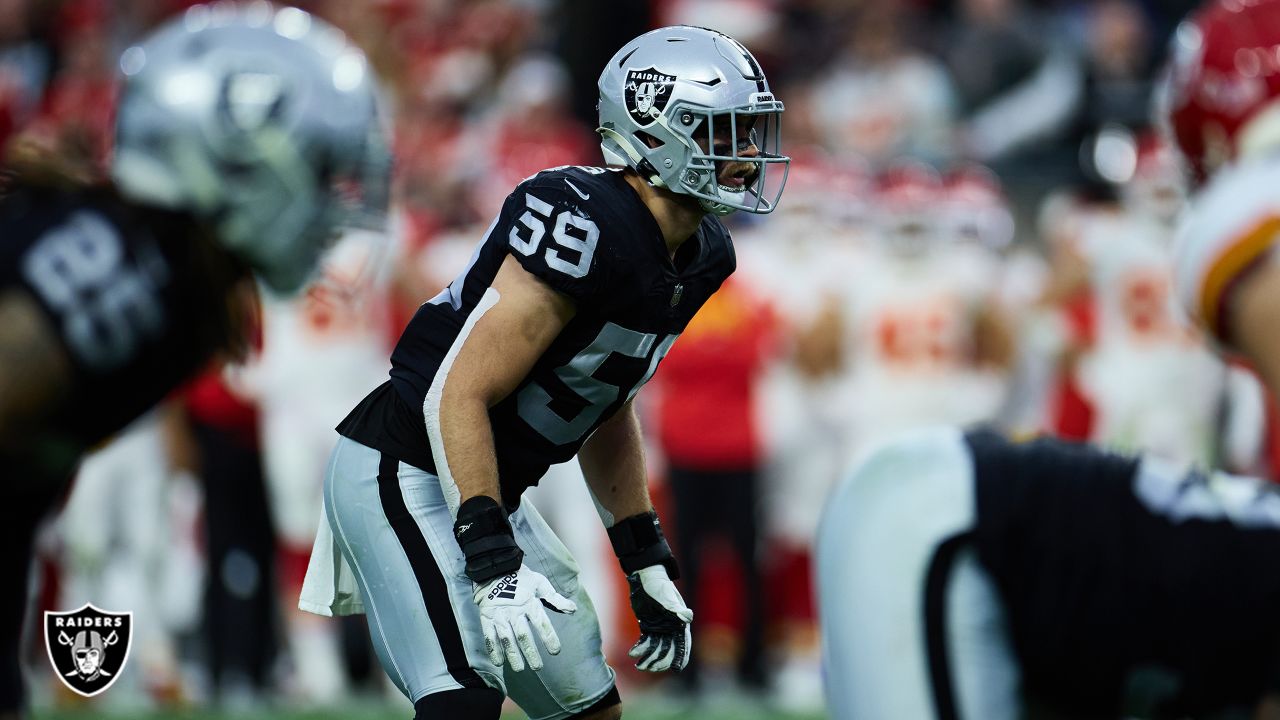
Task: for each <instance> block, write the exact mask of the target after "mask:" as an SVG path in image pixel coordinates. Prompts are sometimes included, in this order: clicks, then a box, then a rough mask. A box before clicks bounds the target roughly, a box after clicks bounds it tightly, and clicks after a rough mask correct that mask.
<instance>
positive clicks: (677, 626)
mask: <svg viewBox="0 0 1280 720" xmlns="http://www.w3.org/2000/svg"><path fill="white" fill-rule="evenodd" d="M627 583H628V584H630V585H631V609H632V610H633V611H634V612H635V614H636V620H639V621H640V640H639V641H637V642H636V644H635V645H633V646H632V647H631V651H630V652H629V653H627V654H628V655H630V656H631V657H632V658H634V659H635V660H636V668H637V669H639V670H644V671H646V672H663V671H665V670H675V671H676V672H680V671H681V670H683V669H684V667H685V666H686V665H688V664H689V655H690V654H691V653H692V652H693V636H692V635H690V633H689V623H691V622H693V611H692V610H690V609H689V606H688V605H685V604H684V598H682V597H680V591H679V590H676V584H675V583H673V582H671V578H670V577H668V576H667V569H666V568H665V567H663V566H662V565H650V566H649V567H647V568H644V569H643V570H638V571H636V572H633V573H631V574H630V575H628V576H627Z"/></svg>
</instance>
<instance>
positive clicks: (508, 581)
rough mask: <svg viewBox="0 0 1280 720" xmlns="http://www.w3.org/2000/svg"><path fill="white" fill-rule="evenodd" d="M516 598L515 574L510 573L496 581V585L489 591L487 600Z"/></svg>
mask: <svg viewBox="0 0 1280 720" xmlns="http://www.w3.org/2000/svg"><path fill="white" fill-rule="evenodd" d="M515 596H516V574H515V573H510V574H509V575H507V576H506V577H504V578H502V579H501V580H499V581H498V584H497V585H494V586H493V589H492V590H490V591H489V599H490V600H492V599H494V598H506V599H508V600H510V599H512V598H514V597H515Z"/></svg>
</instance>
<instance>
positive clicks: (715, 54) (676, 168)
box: [597, 25, 790, 215]
mask: <svg viewBox="0 0 1280 720" xmlns="http://www.w3.org/2000/svg"><path fill="white" fill-rule="evenodd" d="M599 86H600V105H599V111H600V127H599V128H598V129H597V132H599V133H600V135H601V136H602V138H603V140H602V142H601V143H600V148H601V150H603V151H604V157H605V162H607V163H609V164H612V165H626V166H628V167H631V168H633V169H635V170H636V172H638V173H640V176H641V177H643V178H645V179H646V180H648V181H649V182H650V183H652V184H653V185H656V186H658V187H665V188H668V189H670V190H672V191H673V192H678V193H683V194H686V195H692V196H693V197H696V198H698V201H699V203H700V204H701V205H702V208H703V209H704V210H706V211H707V212H711V213H715V214H717V215H727V214H728V213H730V212H732V211H734V210H745V211H747V212H753V213H768V212H772V211H773V209H774V208H775V207H777V203H778V198H779V197H781V195H782V188H783V186H784V185H785V184H786V173H787V166H788V164H789V163H790V159H789V158H787V157H786V156H784V155H782V154H781V152H780V140H781V133H780V129H781V127H780V122H779V121H780V119H781V115H782V110H783V106H782V102H780V101H779V100H777V99H776V98H774V96H773V93H772V92H771V91H770V90H769V82H768V81H767V80H766V79H765V77H764V72H763V71H762V70H761V69H760V64H759V63H757V62H756V59H755V58H754V57H753V56H752V55H751V53H750V52H748V51H747V49H746V48H745V47H743V46H742V44H741V43H739V42H738V41H737V40H734V39H733V38H731V37H729V36H728V35H724V34H722V33H719V32H716V31H714V30H706V29H703V28H697V27H689V26H685V25H677V26H674V27H666V28H661V29H658V30H653V31H651V32H648V33H645V34H644V35H641V36H640V37H638V38H636V39H634V40H632V41H631V42H629V43H627V44H626V45H625V46H624V47H623V48H622V49H621V50H619V51H618V52H617V54H615V55H614V56H613V58H612V59H610V60H609V64H608V65H607V66H605V69H604V72H603V73H601V74H600V83H599ZM743 116H748V117H747V118H746V119H747V120H749V121H751V120H753V121H754V124H753V125H752V127H751V130H750V132H749V133H748V134H747V137H745V138H739V137H738V129H739V127H740V124H741V123H742V120H743V119H744V118H743ZM717 134H721V135H722V137H723V138H724V139H725V140H727V144H724V145H722V146H721V147H720V148H716V147H715V145H714V144H713V142H712V138H713V137H714V136H715V135H717ZM699 140H701V141H703V142H704V143H705V149H704V148H703V147H700V146H699V143H698V141H699ZM751 146H754V147H755V148H757V149H758V151H759V153H758V154H757V155H746V156H743V155H740V154H739V153H740V152H741V151H743V150H746V149H748V148H749V147H751ZM725 162H731V163H732V162H743V163H750V164H752V165H754V166H755V168H754V170H755V174H754V177H752V178H749V179H748V182H747V183H746V185H745V186H744V187H739V188H735V187H730V186H727V185H722V184H720V183H718V182H717V177H716V165H717V163H725ZM772 165H781V166H782V167H781V168H777V169H775V170H774V172H773V173H772V174H770V173H769V172H767V171H768V170H769V168H770V166H772Z"/></svg>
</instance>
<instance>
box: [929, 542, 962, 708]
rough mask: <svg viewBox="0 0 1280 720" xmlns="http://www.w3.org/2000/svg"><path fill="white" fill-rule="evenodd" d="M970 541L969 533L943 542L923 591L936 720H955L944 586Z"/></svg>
mask: <svg viewBox="0 0 1280 720" xmlns="http://www.w3.org/2000/svg"><path fill="white" fill-rule="evenodd" d="M972 540H973V537H972V535H970V534H969V533H962V534H960V535H955V536H953V537H951V538H949V539H948V540H946V541H944V542H943V543H942V544H941V545H939V546H938V549H937V550H935V551H934V553H933V559H932V560H931V561H930V562H929V572H928V575H927V577H926V579H925V589H924V632H925V643H926V647H927V649H928V653H929V681H930V684H931V685H932V686H933V709H934V712H936V713H937V717H938V720H959V718H960V712H959V709H958V706H957V705H956V693H955V685H954V684H953V683H952V677H951V658H950V657H948V656H947V585H948V584H949V583H950V580H951V571H952V570H953V569H954V568H955V564H956V558H957V557H958V556H959V554H960V551H961V550H963V549H964V547H965V546H966V545H967V544H969V542H970V541H972Z"/></svg>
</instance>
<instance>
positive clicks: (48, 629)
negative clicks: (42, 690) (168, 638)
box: [44, 605, 133, 697]
mask: <svg viewBox="0 0 1280 720" xmlns="http://www.w3.org/2000/svg"><path fill="white" fill-rule="evenodd" d="M132 636H133V613H129V612H125V613H115V612H107V611H105V610H99V609H98V608H96V607H94V606H92V605H85V606H84V607H82V608H80V609H79V610H73V611H71V612H46V613H45V614H44V641H45V643H44V644H45V649H46V650H48V651H49V662H51V663H53V668H54V670H56V671H57V673H58V677H59V678H60V679H61V680H62V682H63V684H65V685H66V686H67V687H69V688H71V689H72V690H73V691H75V692H77V693H79V694H81V695H83V696H85V697H93V696H94V695H97V694H98V693H101V692H103V691H105V690H106V689H107V688H109V687H111V685H112V683H114V682H115V681H116V678H117V677H119V674H120V671H121V670H123V669H124V664H125V662H127V661H128V660H129V640H130V638H131V637H132Z"/></svg>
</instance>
